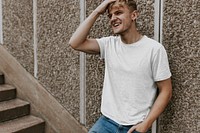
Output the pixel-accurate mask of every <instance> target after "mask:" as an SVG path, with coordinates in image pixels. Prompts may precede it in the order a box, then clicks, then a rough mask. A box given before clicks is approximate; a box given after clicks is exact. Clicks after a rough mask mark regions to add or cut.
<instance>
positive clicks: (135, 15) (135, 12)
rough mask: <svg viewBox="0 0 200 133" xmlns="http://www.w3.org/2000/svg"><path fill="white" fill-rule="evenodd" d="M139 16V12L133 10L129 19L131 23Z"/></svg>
mask: <svg viewBox="0 0 200 133" xmlns="http://www.w3.org/2000/svg"><path fill="white" fill-rule="evenodd" d="M138 16H139V12H138V11H137V10H134V11H133V12H132V13H131V19H132V20H133V21H135V20H136V19H137V17H138Z"/></svg>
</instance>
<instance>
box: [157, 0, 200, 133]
mask: <svg viewBox="0 0 200 133" xmlns="http://www.w3.org/2000/svg"><path fill="white" fill-rule="evenodd" d="M164 7H165V8H164V30H163V39H164V41H163V44H164V45H165V47H166V49H167V51H168V55H169V61H170V66H171V70H172V74H173V77H172V79H173V97H172V101H171V103H170V105H169V106H168V108H167V110H166V111H165V113H164V114H163V116H162V117H161V121H160V122H161V123H160V132H161V133H186V132H190V133H199V132H200V122H199V120H200V117H199V116H200V89H199V88H200V37H199V36H200V1H198V0H190V1H187V0H181V1H173V0H165V3H164Z"/></svg>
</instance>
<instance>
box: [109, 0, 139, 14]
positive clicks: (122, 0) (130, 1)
mask: <svg viewBox="0 0 200 133" xmlns="http://www.w3.org/2000/svg"><path fill="white" fill-rule="evenodd" d="M124 5H127V6H128V8H129V10H130V11H134V10H137V4H136V2H135V0H117V1H115V2H114V3H112V4H110V5H109V6H108V12H109V11H110V10H111V8H112V7H113V6H119V7H121V6H124Z"/></svg>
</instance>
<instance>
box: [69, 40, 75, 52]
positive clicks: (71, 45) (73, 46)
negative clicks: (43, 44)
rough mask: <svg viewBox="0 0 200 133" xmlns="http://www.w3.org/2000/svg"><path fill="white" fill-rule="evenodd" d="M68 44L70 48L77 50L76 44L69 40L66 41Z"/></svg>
mask: <svg viewBox="0 0 200 133" xmlns="http://www.w3.org/2000/svg"><path fill="white" fill-rule="evenodd" d="M68 45H69V46H70V47H71V48H72V49H74V50H77V47H76V45H75V44H74V43H73V42H72V41H71V40H70V41H69V42H68Z"/></svg>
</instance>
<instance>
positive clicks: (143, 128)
mask: <svg viewBox="0 0 200 133" xmlns="http://www.w3.org/2000/svg"><path fill="white" fill-rule="evenodd" d="M148 128H149V126H148V124H146V123H145V122H142V123H139V124H137V125H135V126H132V127H131V128H130V129H129V130H128V132H127V133H133V131H138V132H140V133H146V132H147V131H148Z"/></svg>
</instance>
